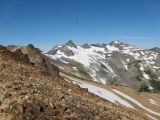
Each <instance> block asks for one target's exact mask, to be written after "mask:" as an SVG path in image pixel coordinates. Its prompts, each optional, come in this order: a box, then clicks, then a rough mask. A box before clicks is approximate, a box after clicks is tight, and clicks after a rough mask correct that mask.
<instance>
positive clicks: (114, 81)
mask: <svg viewBox="0 0 160 120" xmlns="http://www.w3.org/2000/svg"><path fill="white" fill-rule="evenodd" d="M109 83H110V84H111V85H116V84H117V79H110V80H109Z"/></svg>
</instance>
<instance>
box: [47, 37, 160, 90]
mask: <svg viewBox="0 0 160 120" xmlns="http://www.w3.org/2000/svg"><path fill="white" fill-rule="evenodd" d="M159 51H160V48H153V49H142V48H137V47H135V46H133V45H128V44H125V43H122V42H120V41H113V42H111V43H109V44H106V43H104V44H83V45H76V44H75V43H74V42H73V41H71V40H70V41H68V42H67V43H65V44H64V45H58V46H54V47H53V48H52V49H51V50H50V51H48V52H46V53H45V55H46V56H48V57H50V58H51V59H52V63H54V64H55V65H56V66H58V67H59V68H60V70H61V71H63V72H67V73H69V74H73V75H75V76H77V77H80V78H83V79H87V80H91V81H95V82H98V83H102V84H119V85H124V86H128V87H131V88H134V89H136V90H138V91H156V92H157V91H160V87H157V84H158V85H159V84H160V83H159V81H160V52H159ZM155 83H156V84H155ZM144 86H145V87H144Z"/></svg>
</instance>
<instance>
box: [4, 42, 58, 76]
mask: <svg viewBox="0 0 160 120" xmlns="http://www.w3.org/2000/svg"><path fill="white" fill-rule="evenodd" d="M6 48H7V49H9V50H10V51H12V52H17V51H19V52H22V53H23V54H26V55H28V58H29V60H30V62H32V63H34V65H35V66H36V67H39V68H41V69H43V70H44V71H47V72H49V73H51V74H55V75H57V76H59V73H58V71H59V69H58V67H56V66H54V65H53V64H51V63H50V60H49V58H48V57H46V56H44V55H43V54H42V52H41V50H40V49H38V48H35V47H34V46H33V45H32V44H29V45H28V46H15V45H10V46H7V47H6Z"/></svg>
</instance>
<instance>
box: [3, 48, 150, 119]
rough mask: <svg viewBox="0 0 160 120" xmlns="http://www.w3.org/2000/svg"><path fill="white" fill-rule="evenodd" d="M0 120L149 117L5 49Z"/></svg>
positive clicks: (24, 56)
mask: <svg viewBox="0 0 160 120" xmlns="http://www.w3.org/2000/svg"><path fill="white" fill-rule="evenodd" d="M22 56H23V57H22ZM0 119H1V120H12V119H14V120H84V119H85V120H118V119H123V120H126V119H127V120H130V119H131V120H145V119H147V117H144V116H143V115H141V114H140V113H138V112H136V111H133V110H130V109H127V108H125V107H121V106H117V105H115V104H113V103H111V102H109V101H107V100H105V99H103V98H100V97H98V96H96V95H94V94H91V93H89V92H88V91H87V89H83V88H80V87H79V86H78V85H73V84H72V83H69V82H67V81H65V80H63V79H61V78H60V77H58V76H56V75H54V74H53V75H51V74H49V73H48V72H46V71H44V69H40V68H38V67H35V66H34V64H33V63H32V62H31V61H30V60H29V58H28V56H27V55H24V54H22V52H14V53H13V52H10V51H9V50H8V49H6V48H5V47H2V46H1V47H0ZM148 119H149V118H148Z"/></svg>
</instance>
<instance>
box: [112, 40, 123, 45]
mask: <svg viewBox="0 0 160 120" xmlns="http://www.w3.org/2000/svg"><path fill="white" fill-rule="evenodd" d="M109 44H111V45H113V44H116V45H117V44H123V43H122V42H121V41H119V40H115V41H112V42H111V43H109Z"/></svg>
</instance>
